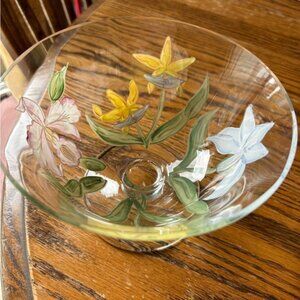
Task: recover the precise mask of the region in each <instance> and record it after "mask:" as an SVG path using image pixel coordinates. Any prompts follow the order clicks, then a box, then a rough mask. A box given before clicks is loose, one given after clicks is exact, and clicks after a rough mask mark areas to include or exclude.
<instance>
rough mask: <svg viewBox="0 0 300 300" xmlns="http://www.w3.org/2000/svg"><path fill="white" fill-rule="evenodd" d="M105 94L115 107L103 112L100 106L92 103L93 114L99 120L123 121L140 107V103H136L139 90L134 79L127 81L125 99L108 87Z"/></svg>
mask: <svg viewBox="0 0 300 300" xmlns="http://www.w3.org/2000/svg"><path fill="white" fill-rule="evenodd" d="M106 96H107V98H108V99H109V101H110V102H111V103H112V105H113V106H114V107H115V108H114V109H113V110H111V111H110V112H108V113H106V114H103V113H102V109H101V108H100V106H98V105H96V104H94V105H93V112H94V115H95V116H96V117H97V118H98V119H99V120H101V121H104V122H110V123H115V122H117V121H121V122H123V121H124V120H126V119H127V118H128V117H129V116H130V115H132V114H133V113H134V112H135V111H137V110H139V109H141V108H142V105H139V104H137V103H136V102H137V100H138V98H139V90H138V87H137V85H136V83H135V81H134V80H131V81H130V82H129V95H128V97H127V99H126V100H125V99H124V98H123V97H122V96H121V95H119V94H118V93H116V92H114V91H113V90H110V89H108V90H107V91H106Z"/></svg>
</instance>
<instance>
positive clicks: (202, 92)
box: [184, 76, 209, 119]
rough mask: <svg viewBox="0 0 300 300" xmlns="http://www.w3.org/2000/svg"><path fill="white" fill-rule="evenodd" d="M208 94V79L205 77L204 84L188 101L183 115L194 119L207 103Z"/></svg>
mask: <svg viewBox="0 0 300 300" xmlns="http://www.w3.org/2000/svg"><path fill="white" fill-rule="evenodd" d="M208 94H209V78H208V76H206V77H205V79H204V82H203V84H202V86H201V87H200V89H199V90H198V91H197V92H196V93H195V95H194V96H193V97H192V98H191V99H190V100H189V102H188V103H187V105H186V108H185V110H184V113H185V115H187V116H188V117H189V119H192V118H195V117H196V116H197V114H198V113H199V112H200V111H201V109H202V108H203V106H204V104H205V103H206V101H207V98H208Z"/></svg>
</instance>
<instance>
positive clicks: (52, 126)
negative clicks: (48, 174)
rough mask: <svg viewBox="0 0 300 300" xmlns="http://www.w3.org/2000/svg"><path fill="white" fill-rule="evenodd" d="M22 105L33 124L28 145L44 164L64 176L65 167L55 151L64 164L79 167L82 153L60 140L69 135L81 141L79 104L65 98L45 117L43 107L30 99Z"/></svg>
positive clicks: (72, 145)
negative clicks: (63, 167)
mask: <svg viewBox="0 0 300 300" xmlns="http://www.w3.org/2000/svg"><path fill="white" fill-rule="evenodd" d="M21 101H22V104H21V105H22V106H23V108H24V110H25V111H26V112H27V113H28V115H29V116H30V118H31V119H32V121H33V122H32V123H31V125H29V126H28V131H27V141H28V144H29V146H30V147H31V148H32V149H33V152H34V154H35V156H36V157H37V158H38V160H39V162H40V164H41V165H42V166H43V167H45V168H47V169H49V170H50V171H52V172H53V173H54V174H56V175H58V176H61V175H62V168H61V165H57V164H56V162H55V157H54V154H53V151H56V153H57V156H58V157H59V158H60V160H61V162H62V163H64V164H67V165H69V166H76V165H78V163H79V158H80V152H79V151H78V149H77V148H76V145H75V144H74V143H73V142H71V141H69V140H67V139H65V138H63V137H60V136H59V135H65V136H69V137H72V138H74V139H77V140H80V136H79V132H78V130H77V128H76V127H75V125H74V123H76V122H78V120H79V117H80V112H79V110H78V109H77V107H76V105H75V102H74V101H73V100H72V99H70V98H63V99H62V100H60V101H57V102H55V103H54V104H52V105H51V107H50V109H49V111H48V114H47V116H46V117H45V115H44V113H43V111H42V109H41V107H40V106H39V105H38V104H36V103H35V102H34V101H31V100H29V99H27V98H22V99H21Z"/></svg>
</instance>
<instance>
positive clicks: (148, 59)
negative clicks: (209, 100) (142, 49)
mask: <svg viewBox="0 0 300 300" xmlns="http://www.w3.org/2000/svg"><path fill="white" fill-rule="evenodd" d="M133 57H134V58H135V59H136V60H137V61H139V62H140V63H141V64H143V65H145V66H146V67H148V68H149V69H151V70H153V72H152V76H160V75H163V74H164V75H170V76H172V77H177V76H178V72H181V71H182V70H184V69H185V68H187V67H188V66H189V65H191V64H192V63H193V62H194V61H195V60H196V59H195V57H188V58H183V59H179V60H177V61H173V62H172V43H171V38H170V37H169V36H168V37H167V38H166V40H165V43H164V46H163V48H162V50H161V53H160V58H158V57H155V56H152V55H148V54H138V53H135V54H133ZM153 90H154V84H153V83H152V82H149V83H148V92H149V94H151V92H152V91H153Z"/></svg>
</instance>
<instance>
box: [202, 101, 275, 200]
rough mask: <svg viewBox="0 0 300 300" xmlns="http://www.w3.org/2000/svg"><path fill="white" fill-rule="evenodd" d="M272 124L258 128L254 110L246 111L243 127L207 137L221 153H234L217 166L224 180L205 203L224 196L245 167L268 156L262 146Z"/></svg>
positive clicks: (248, 108) (231, 128)
mask: <svg viewBox="0 0 300 300" xmlns="http://www.w3.org/2000/svg"><path fill="white" fill-rule="evenodd" d="M273 125H274V123H273V122H268V123H264V124H260V125H255V118H254V114H253V107H252V105H249V106H248V107H247V109H246V112H245V115H244V118H243V121H242V124H241V127H240V128H234V127H228V128H225V129H223V130H222V131H221V132H220V133H218V134H217V135H214V136H211V137H209V138H208V140H209V141H211V142H213V143H214V144H215V146H216V148H217V151H218V152H219V153H220V154H231V155H232V156H230V157H229V158H227V159H225V160H223V161H222V162H221V163H219V165H218V166H217V172H218V173H220V175H221V176H222V180H221V181H220V182H219V183H218V184H217V185H216V186H214V191H213V192H212V193H211V194H210V195H209V196H207V197H205V198H204V199H203V200H211V199H215V198H218V197H221V196H223V195H224V194H225V193H227V192H228V191H229V190H230V188H231V187H232V186H233V185H234V184H235V183H236V182H238V181H239V179H240V178H241V177H242V176H243V174H244V171H245V168H246V165H247V164H250V163H253V162H255V161H257V160H259V159H261V158H263V157H265V156H266V155H267V154H268V150H267V148H266V147H265V146H264V145H263V144H262V143H261V141H262V139H263V138H264V137H265V135H266V133H267V132H268V131H269V130H270V129H271V128H272V127H273Z"/></svg>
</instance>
